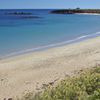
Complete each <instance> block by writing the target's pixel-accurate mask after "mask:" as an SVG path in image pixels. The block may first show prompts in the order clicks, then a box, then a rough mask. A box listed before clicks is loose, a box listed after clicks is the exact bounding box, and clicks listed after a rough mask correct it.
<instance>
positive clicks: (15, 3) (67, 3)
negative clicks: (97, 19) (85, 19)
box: [0, 0, 100, 9]
mask: <svg viewBox="0 0 100 100" xmlns="http://www.w3.org/2000/svg"><path fill="white" fill-rule="evenodd" d="M77 7H80V8H100V0H0V9H16V8H17V9H50V8H52V9H55V8H60V9H61V8H77Z"/></svg>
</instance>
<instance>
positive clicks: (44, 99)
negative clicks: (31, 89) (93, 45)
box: [18, 67, 100, 100]
mask: <svg viewBox="0 0 100 100" xmlns="http://www.w3.org/2000/svg"><path fill="white" fill-rule="evenodd" d="M18 100H100V67H94V68H92V69H88V70H85V71H83V70H81V72H80V74H78V75H75V76H73V77H66V79H64V80H62V81H61V82H60V83H59V84H58V85H57V86H55V87H53V86H51V85H49V86H48V87H46V88H45V90H44V91H43V92H42V93H37V94H36V95H35V96H34V95H33V93H28V94H26V95H25V96H24V97H23V98H22V99H18Z"/></svg>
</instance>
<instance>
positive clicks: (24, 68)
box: [0, 37, 100, 100]
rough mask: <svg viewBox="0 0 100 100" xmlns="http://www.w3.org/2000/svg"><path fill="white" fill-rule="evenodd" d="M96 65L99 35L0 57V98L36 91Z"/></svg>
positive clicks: (98, 53)
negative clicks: (22, 53) (71, 42)
mask: <svg viewBox="0 0 100 100" xmlns="http://www.w3.org/2000/svg"><path fill="white" fill-rule="evenodd" d="M97 65H100V37H97V38H94V39H89V40H85V41H82V42H79V43H74V44H70V45H66V46H61V47H55V48H51V49H48V50H43V51H38V52H33V53H29V54H24V55H21V56H16V57H12V58H7V59H2V60H0V100H3V99H4V98H10V97H16V96H19V97H20V96H22V95H24V94H25V93H26V92H31V91H34V92H37V91H38V90H41V88H42V87H43V84H48V83H50V82H54V81H57V80H60V79H62V78H64V77H65V76H66V75H71V74H73V73H74V72H75V71H79V70H81V69H84V68H91V67H95V66H97Z"/></svg>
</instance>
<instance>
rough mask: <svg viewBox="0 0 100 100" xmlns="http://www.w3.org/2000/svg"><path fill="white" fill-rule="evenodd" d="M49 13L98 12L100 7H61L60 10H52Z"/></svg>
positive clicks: (99, 12)
mask: <svg viewBox="0 0 100 100" xmlns="http://www.w3.org/2000/svg"><path fill="white" fill-rule="evenodd" d="M50 13H52V14H76V13H93V14H100V9H80V8H76V9H61V10H53V11H51V12H50Z"/></svg>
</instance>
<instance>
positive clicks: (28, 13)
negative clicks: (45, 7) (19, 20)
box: [6, 12, 32, 15]
mask: <svg viewBox="0 0 100 100" xmlns="http://www.w3.org/2000/svg"><path fill="white" fill-rule="evenodd" d="M6 14H7V15H32V13H30V12H8V13H6Z"/></svg>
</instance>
